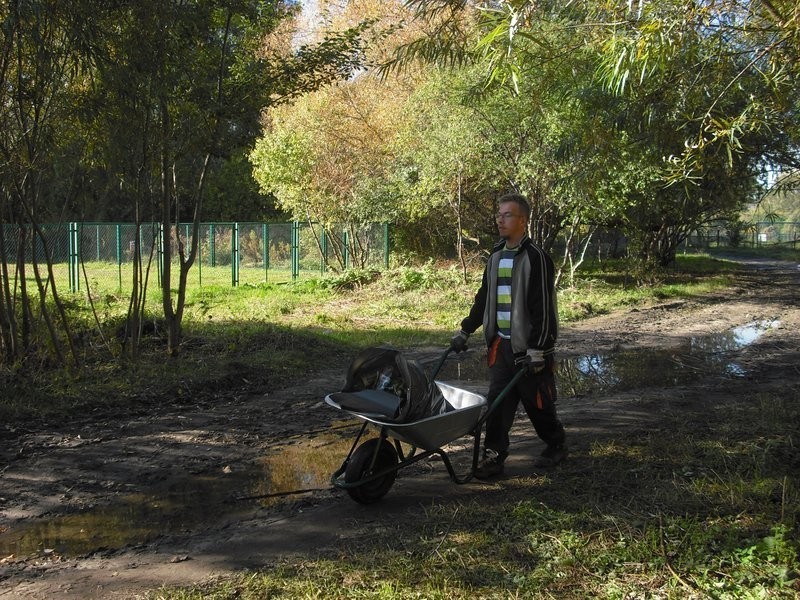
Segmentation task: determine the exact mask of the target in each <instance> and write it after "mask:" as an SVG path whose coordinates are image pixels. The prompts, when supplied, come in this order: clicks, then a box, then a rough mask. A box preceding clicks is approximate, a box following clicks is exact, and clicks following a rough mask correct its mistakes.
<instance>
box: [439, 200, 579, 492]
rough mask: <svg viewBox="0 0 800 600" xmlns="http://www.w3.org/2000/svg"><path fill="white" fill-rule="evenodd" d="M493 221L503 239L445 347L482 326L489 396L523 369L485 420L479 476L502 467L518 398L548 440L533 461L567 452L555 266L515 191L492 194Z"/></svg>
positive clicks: (460, 344) (547, 461)
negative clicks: (559, 394) (557, 363)
mask: <svg viewBox="0 0 800 600" xmlns="http://www.w3.org/2000/svg"><path fill="white" fill-rule="evenodd" d="M498 204H499V209H498V213H497V229H498V231H499V233H500V237H501V238H502V240H501V241H500V243H498V244H497V245H496V246H495V247H494V249H493V250H492V254H491V255H490V256H489V261H488V263H487V264H486V269H485V270H484V273H483V282H482V283H481V287H480V289H479V290H478V292H477V294H475V300H474V302H473V304H472V308H471V309H470V311H469V315H468V316H467V317H466V318H465V319H464V320H463V321H462V322H461V331H459V332H458V333H457V334H456V335H455V336H453V339H452V342H451V347H452V348H453V349H454V350H455V351H457V352H460V351H462V350H464V349H466V345H467V338H468V337H469V336H470V334H472V333H473V332H474V331H475V330H476V329H478V327H480V326H481V325H482V326H483V332H484V336H485V338H486V344H487V345H488V347H489V355H488V363H489V392H488V398H487V400H488V402H489V404H490V405H491V403H492V402H493V401H494V399H495V398H497V396H498V395H499V394H500V392H501V391H503V389H504V388H505V387H506V385H507V384H508V383H509V382H510V381H511V379H512V378H513V377H514V374H515V373H516V372H517V370H519V369H520V368H525V369H527V370H528V371H527V373H526V374H525V375H524V376H523V377H522V378H521V379H520V380H519V381H518V382H517V384H516V385H515V387H514V389H512V390H510V391H509V393H508V394H507V395H506V396H505V399H504V400H503V401H502V402H501V404H500V406H498V407H497V409H496V410H495V411H494V412H493V413H492V414H491V415H490V416H489V418H488V420H487V421H486V437H485V439H484V451H483V460H482V462H481V464H480V465H479V466H478V468H477V470H476V471H475V476H476V477H478V478H479V479H487V478H489V477H493V476H495V475H500V474H502V473H503V463H504V461H505V459H506V457H507V456H508V447H509V437H508V433H509V431H510V430H511V426H512V425H513V423H514V415H515V414H516V412H517V406H518V404H519V402H520V401H521V402H522V406H523V407H524V408H525V412H527V414H528V417H529V418H530V420H531V423H533V427H534V429H535V430H536V433H537V435H538V436H539V437H540V438H541V439H542V440H543V441H544V442H545V444H547V447H546V448H545V450H544V451H543V452H542V454H541V456H540V457H539V458H538V459H537V460H536V461H535V463H534V464H535V466H538V467H552V466H555V465H557V464H558V463H559V462H561V460H563V459H564V457H565V456H566V455H567V448H566V446H565V445H564V427H563V426H562V425H561V422H560V421H559V419H558V416H557V414H556V406H555V405H556V387H555V374H554V359H553V352H554V347H555V342H556V337H557V335H558V311H557V307H556V294H555V269H554V267H553V261H552V259H551V258H550V257H549V256H548V255H547V253H546V252H544V250H542V249H541V248H539V247H538V246H537V245H536V244H534V243H533V242H532V241H531V239H530V238H529V237H528V220H529V219H530V214H531V210H530V205H529V204H528V201H527V199H526V198H525V197H524V196H522V195H520V194H506V195H505V196H502V197H501V198H500V199H499V201H498Z"/></svg>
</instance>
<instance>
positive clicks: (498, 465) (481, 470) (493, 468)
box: [475, 448, 506, 479]
mask: <svg viewBox="0 0 800 600" xmlns="http://www.w3.org/2000/svg"><path fill="white" fill-rule="evenodd" d="M505 460H506V459H505V457H504V456H500V454H498V453H497V452H496V451H495V450H492V449H491V448H486V449H485V450H484V451H483V460H482V461H481V463H480V464H479V465H478V468H477V469H475V477H477V478H478V479H489V478H490V477H495V476H496V475H502V474H503V463H504V462H505Z"/></svg>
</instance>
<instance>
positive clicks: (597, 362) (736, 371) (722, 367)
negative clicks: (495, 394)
mask: <svg viewBox="0 0 800 600" xmlns="http://www.w3.org/2000/svg"><path fill="white" fill-rule="evenodd" d="M779 325H780V322H779V321H757V322H753V323H748V324H747V325H742V326H740V327H736V328H734V329H730V330H728V331H723V332H720V333H715V334H711V335H706V336H697V337H693V338H690V339H689V340H687V341H686V342H685V343H684V344H683V345H681V346H672V347H670V348H668V349H646V350H641V349H637V350H618V351H614V352H609V353H607V354H587V355H584V356H580V357H578V358H572V359H562V360H560V361H559V365H558V386H559V392H560V395H562V396H584V395H588V394H592V393H600V392H604V393H608V392H610V391H613V390H617V391H625V390H630V389H635V388H642V387H671V386H675V385H679V384H682V383H686V382H687V381H697V380H698V379H702V378H704V377H713V376H723V377H744V376H745V375H746V374H747V373H746V370H745V368H744V367H743V366H742V365H741V364H740V363H738V362H737V361H736V357H735V353H736V351H738V350H741V349H742V348H744V347H746V346H749V345H751V344H753V343H755V342H756V341H757V340H758V339H759V338H760V337H761V336H762V335H763V334H764V332H766V331H768V330H769V329H772V328H774V327H777V326H779ZM484 361H485V353H484V352H474V353H472V354H471V355H470V356H468V357H466V358H465V359H463V360H462V361H461V362H459V363H455V364H448V365H446V367H445V369H443V371H442V375H441V376H440V378H441V379H445V380H453V381H462V382H467V381H471V380H472V376H474V375H475V374H478V378H479V379H481V380H485V373H486V367H485V362H484Z"/></svg>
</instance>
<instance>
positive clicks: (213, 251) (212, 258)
mask: <svg viewBox="0 0 800 600" xmlns="http://www.w3.org/2000/svg"><path fill="white" fill-rule="evenodd" d="M208 252H209V257H208V259H209V262H210V263H211V266H212V267H216V266H217V247H216V244H215V243H214V224H213V223H211V224H209V226H208Z"/></svg>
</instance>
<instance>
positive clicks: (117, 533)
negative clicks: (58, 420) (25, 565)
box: [0, 435, 352, 559]
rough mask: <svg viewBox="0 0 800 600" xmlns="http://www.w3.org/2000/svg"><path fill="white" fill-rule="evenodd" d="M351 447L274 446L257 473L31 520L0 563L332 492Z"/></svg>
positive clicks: (334, 441) (180, 484)
mask: <svg viewBox="0 0 800 600" xmlns="http://www.w3.org/2000/svg"><path fill="white" fill-rule="evenodd" d="M350 444H352V439H351V438H350V437H347V438H343V437H341V436H334V435H331V436H317V437H315V438H312V439H308V438H305V439H302V440H299V441H298V442H297V443H293V444H289V445H286V446H282V447H275V448H273V449H271V451H270V452H269V453H268V454H267V455H266V456H264V457H262V458H261V459H260V460H259V461H257V463H256V466H255V468H253V465H250V464H248V465H238V466H237V465H235V466H234V467H233V468H231V467H229V466H223V467H221V468H220V469H219V471H217V472H214V473H212V474H207V475H203V476H187V477H181V478H179V479H176V480H175V481H172V482H171V483H169V484H168V485H165V486H164V487H163V488H161V489H160V490H157V491H154V492H153V493H152V494H149V495H145V494H132V495H127V496H123V497H120V498H118V499H117V501H116V502H115V503H114V504H113V505H110V506H101V507H96V508H93V509H90V510H86V511H82V512H80V513H76V514H72V515H66V516H62V517H57V518H51V519H42V520H36V521H31V522H26V523H23V524H21V525H18V526H16V527H14V528H12V529H10V530H8V531H5V532H3V533H0V559H1V558H4V557H7V556H12V555H13V556H15V557H17V558H19V557H29V556H65V557H69V556H71V557H75V556H85V555H87V554H91V553H94V552H97V551H101V550H112V549H119V548H123V547H125V546H129V545H138V544H145V543H148V542H150V541H152V540H154V539H156V538H158V537H159V536H162V535H166V534H177V533H185V532H188V531H191V530H192V529H194V528H196V527H197V526H198V525H201V524H207V523H213V522H214V521H216V520H219V519H220V518H222V517H231V516H233V515H235V514H237V512H241V511H243V510H245V509H248V508H250V509H252V506H253V502H256V503H257V504H258V505H261V506H270V505H274V504H276V503H278V502H282V501H286V494H287V493H294V492H298V491H300V490H306V489H323V488H328V487H329V486H330V484H329V480H330V476H331V473H333V472H334V471H335V470H336V469H337V468H338V467H339V465H340V464H341V461H342V459H343V458H344V457H345V456H346V455H347V452H348V450H349V449H350ZM242 499H245V500H244V501H242ZM248 501H249V502H248Z"/></svg>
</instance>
